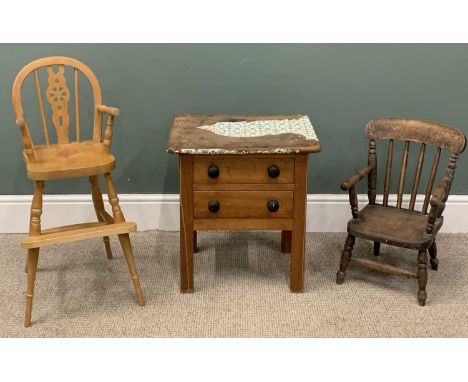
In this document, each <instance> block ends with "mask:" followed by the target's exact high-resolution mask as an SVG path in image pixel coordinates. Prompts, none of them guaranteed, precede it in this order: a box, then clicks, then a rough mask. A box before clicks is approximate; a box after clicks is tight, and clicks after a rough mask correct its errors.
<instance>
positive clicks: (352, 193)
mask: <svg viewBox="0 0 468 382" xmlns="http://www.w3.org/2000/svg"><path fill="white" fill-rule="evenodd" d="M373 168H374V166H367V167H364V168H363V169H362V170H359V171H358V172H357V174H355V175H353V176H352V177H351V178H348V179H347V180H345V181H344V182H343V183H341V185H340V187H341V189H342V190H343V191H346V190H347V191H348V192H349V204H351V213H352V215H353V218H354V219H357V217H358V214H359V208H358V198H357V194H356V189H355V188H354V186H355V184H356V183H357V182H359V181H360V180H361V179H363V178H365V177H366V176H367V175H369V173H370V172H371V171H372V170H373Z"/></svg>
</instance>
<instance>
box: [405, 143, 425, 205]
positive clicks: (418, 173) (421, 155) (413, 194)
mask: <svg viewBox="0 0 468 382" xmlns="http://www.w3.org/2000/svg"><path fill="white" fill-rule="evenodd" d="M425 152H426V144H425V143H421V148H420V150H419V157H418V164H417V166H416V175H415V176H414V182H413V188H412V190H411V199H410V203H409V210H410V211H414V205H415V204H416V195H417V193H418V187H419V181H420V179H421V172H422V168H423V164H424V154H425Z"/></svg>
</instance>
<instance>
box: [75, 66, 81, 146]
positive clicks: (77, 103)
mask: <svg viewBox="0 0 468 382" xmlns="http://www.w3.org/2000/svg"><path fill="white" fill-rule="evenodd" d="M78 74H79V73H78V69H77V68H75V126H76V141H77V142H79V141H80V101H79V93H80V85H79V83H78Z"/></svg>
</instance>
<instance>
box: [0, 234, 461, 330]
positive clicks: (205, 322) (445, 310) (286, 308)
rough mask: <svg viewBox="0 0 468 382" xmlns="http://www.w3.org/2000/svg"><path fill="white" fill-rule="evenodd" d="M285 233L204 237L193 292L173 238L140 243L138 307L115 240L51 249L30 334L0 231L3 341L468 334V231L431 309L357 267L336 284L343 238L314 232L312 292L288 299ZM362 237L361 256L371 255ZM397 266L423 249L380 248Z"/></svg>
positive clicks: (444, 264) (411, 262) (443, 259)
mask: <svg viewBox="0 0 468 382" xmlns="http://www.w3.org/2000/svg"><path fill="white" fill-rule="evenodd" d="M279 236H280V235H279V233H274V232H268V233H263V232H262V233H260V232H250V233H249V232H245V233H244V232H242V233H237V232H220V233H203V232H202V233H200V234H199V247H200V252H199V253H198V254H196V255H195V256H196V257H195V259H196V260H195V288H196V291H195V293H193V294H188V295H187V294H185V295H183V294H180V293H179V285H178V282H179V274H178V261H179V260H178V248H179V242H178V241H179V235H178V233H177V232H156V231H152V232H144V233H136V234H134V235H133V245H134V252H135V255H136V261H137V267H138V270H139V274H140V278H141V283H142V287H143V291H144V293H145V297H146V301H147V305H146V306H145V307H140V306H138V305H137V304H136V302H135V300H134V295H133V287H132V284H131V280H130V276H129V274H128V270H127V265H126V263H125V260H124V259H123V257H122V253H121V251H120V248H119V247H118V242H117V240H116V239H115V238H113V239H111V240H112V245H113V248H114V253H115V259H114V260H112V261H108V260H107V259H106V256H105V253H104V246H103V244H102V242H101V241H100V240H89V241H85V242H81V243H74V244H69V245H62V246H52V247H48V248H46V249H44V250H43V251H42V252H41V255H40V257H39V270H38V274H37V279H36V292H35V301H34V307H33V326H32V327H30V328H27V329H26V328H24V327H23V309H24V291H25V288H26V276H25V273H24V272H23V266H24V259H25V256H24V252H23V251H22V250H21V249H20V248H19V244H18V242H19V239H20V237H22V235H0V248H1V251H2V252H1V256H0V275H1V276H0V336H1V337H29V336H31V337H467V336H468V254H467V253H466V252H467V246H468V234H452V235H448V234H445V235H442V234H441V235H439V241H438V246H439V259H440V264H439V271H437V272H434V271H432V270H430V271H429V282H428V287H427V292H428V300H427V306H426V307H424V308H421V307H419V306H418V304H417V300H416V292H417V283H416V281H415V280H413V279H405V278H399V277H396V276H391V275H386V274H381V273H376V272H372V271H368V270H364V269H359V268H355V267H352V266H350V268H349V270H348V277H347V279H346V281H345V283H344V284H343V285H341V286H338V285H336V284H335V281H334V279H335V273H336V270H337V266H338V261H339V256H340V253H341V248H342V245H343V241H344V238H345V234H333V233H328V234H309V235H308V236H307V245H306V272H305V293H303V294H292V293H290V292H289V287H288V278H289V274H288V273H289V258H288V255H284V254H282V253H281V252H279V245H280V238H279ZM370 252H371V245H370V243H368V242H365V241H362V240H358V241H357V243H356V249H355V254H361V255H369V254H370ZM382 253H383V256H385V257H386V258H387V260H389V261H390V262H393V263H394V264H400V265H404V266H407V267H408V268H409V269H411V268H412V269H415V267H416V263H415V261H416V253H415V252H411V251H402V250H399V249H393V248H391V247H388V246H382Z"/></svg>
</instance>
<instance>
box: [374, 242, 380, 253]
mask: <svg viewBox="0 0 468 382" xmlns="http://www.w3.org/2000/svg"><path fill="white" fill-rule="evenodd" d="M379 255H380V243H379V242H378V241H374V256H379Z"/></svg>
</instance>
